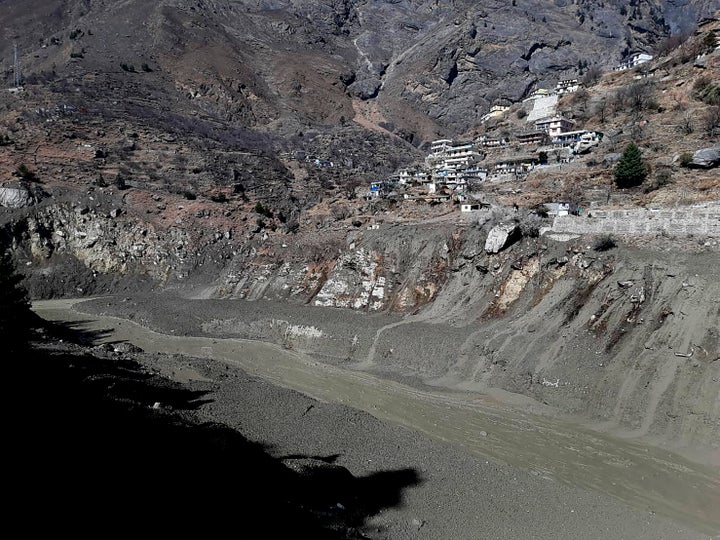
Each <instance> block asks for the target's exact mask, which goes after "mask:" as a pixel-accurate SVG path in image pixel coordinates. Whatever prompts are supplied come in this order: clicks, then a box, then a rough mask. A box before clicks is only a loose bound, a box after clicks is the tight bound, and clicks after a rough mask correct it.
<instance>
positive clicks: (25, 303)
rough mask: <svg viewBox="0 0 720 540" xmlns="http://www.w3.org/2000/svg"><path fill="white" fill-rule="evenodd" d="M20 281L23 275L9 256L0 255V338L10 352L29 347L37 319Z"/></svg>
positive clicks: (5, 348) (4, 347)
mask: <svg viewBox="0 0 720 540" xmlns="http://www.w3.org/2000/svg"><path fill="white" fill-rule="evenodd" d="M20 281H22V276H19V275H18V274H16V273H15V270H14V268H13V265H12V262H11V261H10V259H9V257H7V256H0V340H2V344H3V349H4V350H5V351H9V352H17V351H21V350H23V349H25V348H26V347H27V345H28V341H29V340H30V335H31V326H32V325H33V321H34V319H35V315H34V314H33V312H32V311H30V301H29V300H28V296H27V291H26V290H25V289H24V288H23V287H22V286H21V285H20Z"/></svg>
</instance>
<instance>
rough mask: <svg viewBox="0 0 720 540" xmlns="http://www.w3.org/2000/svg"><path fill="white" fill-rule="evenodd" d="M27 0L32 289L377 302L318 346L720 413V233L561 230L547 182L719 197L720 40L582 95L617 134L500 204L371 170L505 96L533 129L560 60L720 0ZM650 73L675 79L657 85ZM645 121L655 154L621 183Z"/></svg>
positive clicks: (495, 383) (16, 97)
mask: <svg viewBox="0 0 720 540" xmlns="http://www.w3.org/2000/svg"><path fill="white" fill-rule="evenodd" d="M5 4H6V5H7V6H6V9H5V10H3V12H2V14H0V26H2V27H3V29H5V30H6V31H5V32H4V34H3V35H4V36H6V37H4V38H3V39H4V41H0V54H1V55H2V58H3V62H4V64H3V65H4V66H6V67H7V66H8V65H9V63H8V62H9V58H10V56H9V55H10V51H11V41H17V43H18V45H19V47H20V51H21V61H22V67H23V74H24V78H25V83H24V85H23V89H22V90H17V89H15V90H13V91H11V92H10V91H8V92H6V91H3V92H2V93H1V94H0V145H1V146H0V181H2V186H0V202H1V203H2V205H3V208H2V210H1V211H0V247H2V249H3V250H6V251H8V252H10V253H11V254H12V256H13V258H14V261H15V262H16V263H17V265H18V266H19V267H20V268H21V269H22V270H23V272H24V273H25V275H26V284H27V285H28V287H29V289H30V290H31V292H32V294H33V295H34V296H35V297H50V296H54V295H83V294H96V293H98V294H99V293H112V292H118V291H126V290H127V291H137V290H139V289H151V288H165V289H168V288H169V289H174V290H178V291H180V292H181V293H182V294H183V295H184V296H192V297H195V298H232V299H240V298H244V299H249V300H280V301H282V302H283V304H282V305H288V306H293V305H306V304H307V305H311V306H314V307H316V308H318V309H322V308H349V309H353V310H355V311H358V312H364V313H366V314H368V316H367V318H368V319H372V320H373V321H375V322H373V325H375V326H372V325H369V324H368V325H367V326H365V325H364V323H360V324H358V323H356V324H355V326H354V328H355V329H357V328H359V327H362V332H359V333H360V334H362V335H357V340H355V339H354V337H356V336H355V335H345V334H340V335H341V337H342V339H340V338H335V339H336V340H337V343H335V342H333V343H332V345H331V346H327V347H326V346H325V345H322V344H321V345H318V344H317V343H316V342H315V340H314V337H313V336H312V335H310V336H309V337H308V336H300V338H298V339H301V340H305V339H306V338H308V341H307V342H305V341H302V342H301V343H300V345H299V348H304V349H306V350H307V351H308V352H311V353H314V354H318V355H320V356H322V357H323V358H330V359H331V360H332V361H345V360H351V361H354V362H359V363H362V364H363V365H367V366H370V367H371V368H373V369H380V370H387V371H388V372H390V373H392V374H393V375H394V376H416V377H419V378H420V379H421V380H422V381H423V382H425V383H428V384H438V385H442V386H446V387H451V388H461V389H468V388H471V389H474V388H486V387H499V388H503V389H505V390H509V391H512V392H516V393H521V394H526V395H528V396H531V397H533V398H535V399H537V400H538V401H541V402H546V403H548V404H550V405H552V406H556V407H557V408H558V409H559V410H561V411H564V412H569V413H576V414H582V415H586V416H588V417H591V418H593V419H596V420H601V421H607V422H609V423H610V424H611V425H612V426H614V427H616V428H618V427H619V428H622V429H626V430H629V431H631V432H632V433H633V434H645V435H647V434H653V435H659V436H661V437H663V438H664V439H665V440H672V441H673V442H675V443H678V444H680V445H696V446H701V447H704V448H709V447H712V445H713V444H717V441H718V440H720V434H719V433H718V421H717V419H718V409H717V407H718V405H717V391H716V390H717V380H718V377H719V376H720V374H719V373H718V369H720V368H719V367H718V366H719V361H718V358H719V356H718V354H719V351H720V341H719V339H720V338H719V337H718V334H717V321H718V317H720V312H719V307H718V304H717V299H718V298H720V291H718V290H717V283H718V282H719V281H718V279H717V278H718V276H717V265H716V264H715V261H716V260H717V253H718V249H719V248H718V239H717V235H712V234H707V235H706V234H703V235H698V234H696V232H694V231H693V230H690V229H688V227H685V228H683V230H669V231H668V230H665V229H667V227H666V228H665V229H662V230H656V229H652V230H651V231H650V232H648V233H647V234H646V233H645V231H646V229H645V228H643V229H642V231H641V232H642V234H639V231H636V232H638V234H624V235H623V234H617V235H616V236H615V238H614V239H612V238H610V239H608V238H603V237H598V235H586V236H581V235H580V234H550V235H544V236H541V235H540V233H541V232H544V231H545V230H546V229H549V228H551V227H553V222H552V221H551V220H549V219H546V218H543V217H542V216H541V215H540V214H539V213H537V212H536V211H534V210H533V208H534V207H535V206H536V204H537V203H539V202H544V201H547V200H552V199H554V198H558V197H565V196H570V195H572V196H573V197H575V196H577V198H578V200H579V201H582V203H583V205H585V203H586V202H587V203H588V204H590V203H593V202H597V201H598V199H599V198H600V199H602V201H601V202H603V204H605V203H610V205H611V206H610V209H609V210H607V209H606V210H605V211H614V210H615V206H630V207H633V208H634V207H637V206H638V205H654V206H653V209H655V210H657V206H662V205H668V204H676V203H678V202H692V203H699V202H702V203H708V202H712V201H713V200H715V201H716V200H717V192H716V189H717V187H718V180H717V177H716V174H715V173H716V170H711V169H707V170H706V169H693V168H690V167H689V165H691V161H692V160H693V159H694V152H695V151H696V150H698V149H701V148H704V147H710V146H712V145H713V144H714V145H716V140H717V139H716V138H715V137H716V135H715V134H714V133H715V132H714V131H712V130H710V131H708V130H707V128H706V127H704V126H705V124H703V122H705V120H704V119H705V117H706V114H707V113H708V112H712V110H715V109H713V107H717V105H713V104H712V103H711V102H710V101H708V100H707V99H706V98H705V97H704V96H705V93H707V94H708V95H710V94H711V93H712V92H716V90H713V89H716V88H717V82H716V81H717V73H718V53H717V52H713V53H710V54H708V55H707V57H706V58H704V60H703V59H700V60H697V57H696V54H694V53H695V52H697V51H695V50H694V49H683V48H682V47H680V48H678V49H675V50H673V51H671V53H669V54H668V55H667V56H664V57H663V58H661V59H660V60H658V61H656V62H655V63H654V64H652V66H653V67H652V69H653V70H654V71H653V72H652V74H651V75H648V73H647V72H643V73H638V72H630V73H622V74H607V75H606V76H604V77H603V78H601V79H600V80H599V81H597V84H596V85H595V86H594V87H592V88H589V89H588V90H587V91H586V92H585V93H584V94H580V93H578V94H576V95H574V96H568V97H563V98H562V100H561V102H560V105H559V106H560V108H561V110H562V111H563V112H565V111H568V112H569V114H570V115H572V116H573V117H574V118H576V119H577V120H578V121H582V122H584V123H588V124H590V123H592V124H594V126H593V128H597V129H602V130H603V131H604V132H605V134H606V137H605V138H604V139H603V143H602V145H599V146H598V148H597V149H596V150H593V152H592V153H590V154H589V155H587V156H584V157H581V158H580V159H578V160H577V161H575V162H573V163H572V164H571V165H569V166H567V167H566V168H564V169H562V173H561V172H560V169H553V170H548V169H543V170H540V171H538V172H537V173H536V174H535V173H534V174H533V175H531V176H529V177H528V178H527V179H525V180H524V181H523V182H519V181H518V182H507V183H488V185H487V186H486V187H483V188H482V190H481V191H482V196H483V197H485V198H486V200H487V201H488V202H489V203H490V204H491V208H490V209H489V210H487V211H483V212H480V213H477V214H473V215H472V216H471V217H459V214H460V213H459V212H458V211H457V208H456V207H454V206H453V205H452V204H450V203H448V204H447V205H442V204H441V205H433V204H427V205H419V204H415V203H414V202H411V201H405V200H404V199H402V198H401V197H400V196H396V197H390V198H387V199H383V200H379V201H372V202H367V201H362V200H359V198H358V197H357V195H360V194H361V193H362V191H363V190H361V189H356V188H358V186H360V185H362V184H367V182H369V181H370V180H375V179H378V178H383V177H384V176H386V175H388V174H389V173H392V172H393V171H395V170H396V169H397V168H398V167H399V166H401V165H405V164H408V163H411V162H413V161H418V160H421V159H422V158H423V157H424V155H425V152H424V151H421V150H420V148H422V147H423V145H424V143H426V142H427V141H428V140H430V139H431V138H433V137H435V136H437V135H438V134H442V135H447V134H459V133H472V132H473V131H477V130H479V129H480V126H479V125H478V121H479V119H480V117H481V116H482V115H483V114H485V113H486V112H487V111H488V109H489V107H490V106H491V105H492V104H494V103H497V102H502V103H509V104H511V105H512V107H511V109H510V112H509V114H507V115H506V117H505V118H504V119H502V120H500V121H498V122H496V123H494V124H493V125H492V126H486V127H482V129H483V130H484V129H495V130H496V131H498V132H500V131H502V130H507V131H508V132H509V133H510V132H512V131H514V130H516V129H523V126H524V125H525V120H523V118H521V117H522V115H521V114H518V112H519V111H520V110H521V109H522V107H523V104H522V102H521V100H522V98H523V97H525V96H526V95H527V94H528V93H529V92H531V91H532V90H533V89H535V88H536V87H538V86H542V85H546V84H554V82H555V81H556V80H558V79H562V78H566V77H569V76H572V75H576V74H577V71H578V68H580V67H581V68H582V69H583V70H585V69H587V68H589V67H592V65H593V64H594V63H598V64H600V63H601V64H602V65H603V66H604V67H607V66H610V65H612V64H614V63H616V62H617V61H619V60H620V59H621V57H622V56H623V54H624V53H625V52H627V51H629V50H637V49H644V48H649V49H651V48H652V47H654V46H655V45H656V44H658V43H659V42H660V41H661V40H663V39H664V38H666V37H667V36H668V35H669V33H670V32H672V33H674V34H680V33H682V32H684V31H685V30H687V29H689V28H691V27H692V26H693V25H694V24H695V22H696V21H697V19H698V18H699V17H701V16H702V15H705V14H707V13H709V12H710V11H712V10H714V9H717V8H718V7H720V5H718V2H716V1H715V2H711V1H697V2H690V1H688V2H679V1H675V2H672V1H669V0H668V1H664V2H660V1H653V2H631V3H625V2H615V1H611V0H605V1H604V2H601V3H598V2H581V1H576V2H565V1H560V0H557V1H555V2H552V3H550V2H536V1H526V0H517V1H513V2H490V1H487V2H471V1H469V0H467V1H462V0H458V1H455V2H436V1H432V2H431V1H429V0H419V1H417V2H407V1H399V2H380V1H367V2H349V1H341V0H336V1H333V2H324V3H318V2H309V1H305V0H294V1H282V0H280V1H275V2H262V1H261V2H229V1H222V0H200V1H197V2H185V1H180V0H164V1H161V2H154V3H148V2H140V1H134V0H128V1H126V2H84V1H83V2H81V1H79V0H65V1H60V0H57V1H54V2H40V1H30V2H28V1H26V2H19V1H11V2H6V3H5ZM706 33H707V32H706ZM695 38H697V39H698V40H701V39H704V37H703V36H702V35H698V36H695ZM687 51H691V52H693V54H690V53H688V52H687ZM698 61H700V63H701V65H696V63H697V62H698ZM703 62H704V63H703ZM5 74H6V78H7V79H8V80H10V79H11V73H10V72H9V71H7V70H6V73H5ZM644 75H648V76H647V77H645V76H644ZM636 76H638V77H640V78H639V79H635V77H636ZM651 77H652V79H651V80H652V81H653V82H652V83H648V84H647V85H646V84H645V82H644V81H645V80H646V79H650V78H651ZM637 81H640V82H637ZM635 85H640V86H637V88H640V89H643V88H644V89H648V88H649V89H650V91H651V94H648V93H642V94H640V97H641V98H642V99H641V101H640V103H639V104H638V103H637V102H636V101H633V100H634V98H633V95H626V94H625V93H624V90H623V89H624V88H631V87H632V88H636V86H635ZM649 97H652V99H649ZM646 98H647V99H646ZM611 99H612V100H615V101H613V102H612V107H611V106H610V105H609V104H608V100H611ZM686 119H687V120H688V122H685V120H686ZM712 129H715V128H712ZM631 140H633V141H637V142H638V143H639V144H640V146H641V149H642V151H643V152H644V156H645V158H646V159H648V161H649V162H650V163H651V165H652V174H651V176H650V178H649V180H648V182H647V183H646V184H644V185H643V186H640V187H638V188H636V189H634V190H615V191H614V192H613V193H609V192H608V185H609V183H610V179H611V168H612V163H613V161H612V160H613V159H617V157H618V156H619V154H618V152H619V151H621V150H622V147H623V146H624V145H625V144H626V143H627V142H629V141H631ZM683 154H689V158H688V160H685V158H683V157H682V156H683ZM611 155H614V156H615V157H614V158H612V157H610V156H611ZM685 161H687V162H685ZM661 171H664V173H663V174H662V175H661V174H660V172H661ZM598 193H599V194H600V195H599V196H598ZM513 203H515V205H516V207H515V208H513V206H512V204H513ZM613 205H615V206H613ZM686 208H687V211H688V212H691V213H702V215H703V219H705V220H706V221H709V220H713V219H716V218H715V217H713V216H715V214H714V213H713V212H714V211H715V210H714V207H712V206H708V207H703V208H702V209H697V208H696V209H693V208H691V207H686ZM648 212H650V210H648ZM650 215H651V216H652V217H653V219H654V217H655V216H654V215H652V214H650ZM659 217H660V216H659ZM588 219H589V218H588ZM498 226H500V227H498ZM588 230H590V229H588ZM493 231H494V232H493ZM551 232H553V231H552V230H551ZM564 232H567V231H558V230H555V231H554V233H564ZM493 238H496V239H497V242H495V241H493V240H492V239H493ZM488 239H490V240H491V241H490V242H489V243H488ZM613 244H619V245H620V248H615V247H614V246H613ZM182 307H183V308H186V305H185V303H183V305H182ZM258 309H260V308H258ZM312 311H313V310H309V311H308V312H312ZM338 313H344V311H338ZM377 314H381V315H377ZM374 315H376V316H374ZM401 315H405V316H407V315H409V316H408V317H407V318H406V319H400V316H401ZM373 316H374V318H373ZM338 317H339V316H338ZM382 317H386V320H387V322H388V324H389V326H386V325H385V324H379V323H377V324H376V321H377V320H378V319H380V318H382ZM405 321H407V325H406V322H405ZM396 323H397V324H396ZM271 326H272V325H271ZM232 328H233V326H232V321H231V322H227V321H222V320H221V321H219V322H218V323H217V331H218V332H223V333H228V332H229V331H230V330H232ZM283 328H284V329H285V330H286V329H287V328H286V327H282V328H281V329H280V330H277V328H276V330H277V332H276V334H277V335H273V336H269V338H271V339H279V338H280V337H282V336H284V337H282V339H286V338H287V335H288V334H287V333H286V332H284V330H283ZM241 330H242V331H241V332H240V331H238V332H237V333H238V334H240V335H243V332H246V331H252V332H258V331H260V330H261V329H260V330H258V328H256V327H253V328H250V329H249V330H248V329H247V328H241ZM203 331H207V332H211V331H213V330H212V328H210V327H208V328H205V329H203ZM323 331H324V332H325V331H326V332H327V333H328V334H329V335H335V334H337V331H336V330H335V329H334V328H333V327H330V326H328V327H327V328H326V329H325V330H323ZM231 333H232V332H231ZM260 337H263V338H268V336H264V335H263V336H260ZM340 341H341V342H342V343H340ZM289 345H293V343H289Z"/></svg>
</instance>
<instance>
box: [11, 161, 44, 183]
mask: <svg viewBox="0 0 720 540" xmlns="http://www.w3.org/2000/svg"><path fill="white" fill-rule="evenodd" d="M17 175H18V176H19V177H20V179H21V180H25V181H26V182H40V179H39V178H38V177H37V175H36V174H35V173H34V172H33V171H31V170H30V169H28V168H27V167H26V166H25V164H24V163H21V164H20V166H19V167H18V168H17Z"/></svg>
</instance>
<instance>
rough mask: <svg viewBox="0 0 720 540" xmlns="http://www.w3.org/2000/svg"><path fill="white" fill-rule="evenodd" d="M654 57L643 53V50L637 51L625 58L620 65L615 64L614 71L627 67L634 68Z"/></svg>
mask: <svg viewBox="0 0 720 540" xmlns="http://www.w3.org/2000/svg"><path fill="white" fill-rule="evenodd" d="M652 59H653V56H652V55H651V54H647V53H643V52H636V53H633V54H631V55H630V56H628V57H627V58H626V59H625V60H623V61H622V62H621V63H620V65H618V66H615V67H614V68H613V71H624V70H626V69H632V68H634V67H636V66H639V65H640V64H644V63H645V62H649V61H650V60H652Z"/></svg>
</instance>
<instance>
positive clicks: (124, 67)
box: [120, 62, 135, 73]
mask: <svg viewBox="0 0 720 540" xmlns="http://www.w3.org/2000/svg"><path fill="white" fill-rule="evenodd" d="M120 69H122V70H123V71H127V72H128V73H135V66H133V65H132V64H130V65H128V64H126V63H125V62H123V63H121V64H120Z"/></svg>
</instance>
